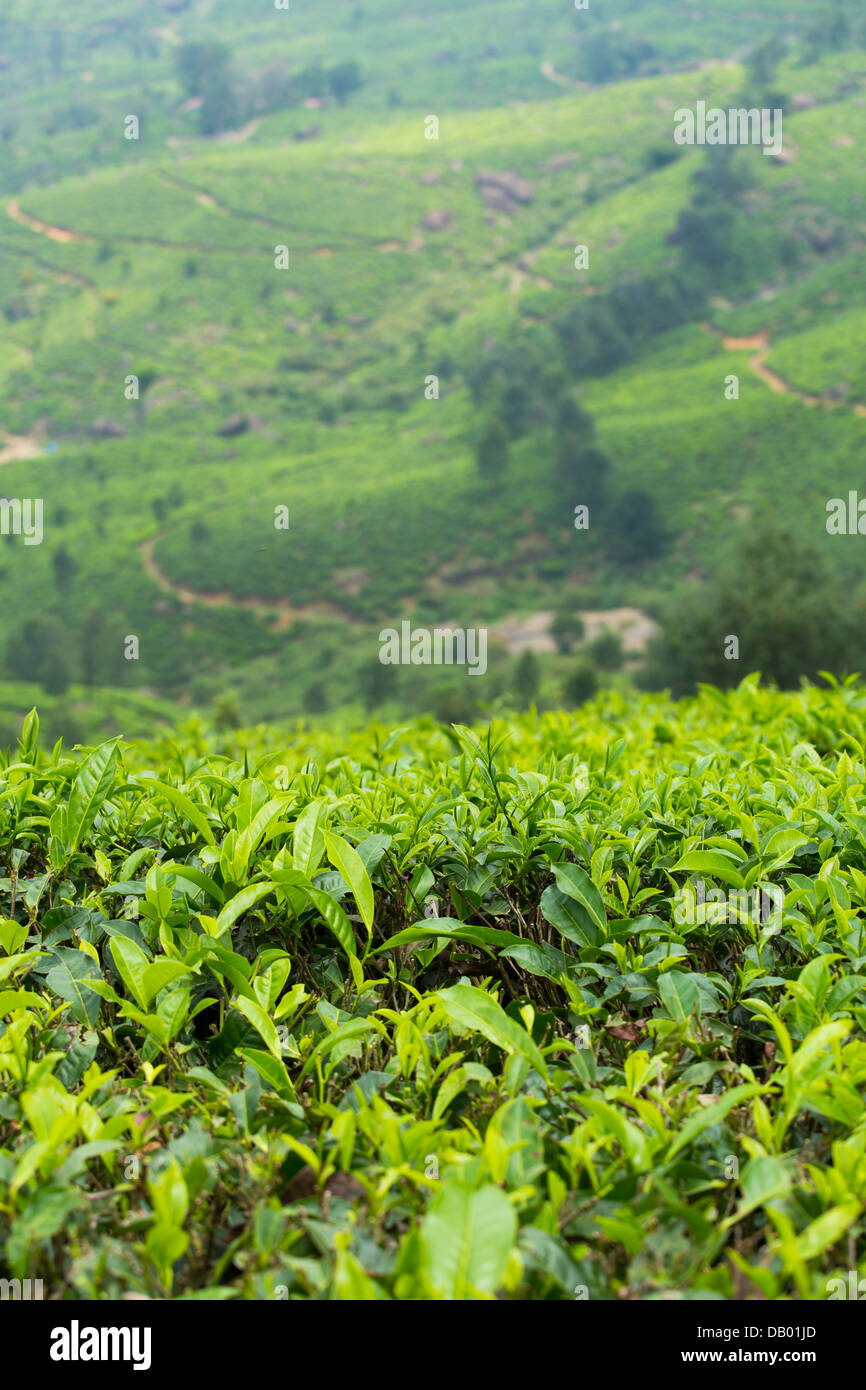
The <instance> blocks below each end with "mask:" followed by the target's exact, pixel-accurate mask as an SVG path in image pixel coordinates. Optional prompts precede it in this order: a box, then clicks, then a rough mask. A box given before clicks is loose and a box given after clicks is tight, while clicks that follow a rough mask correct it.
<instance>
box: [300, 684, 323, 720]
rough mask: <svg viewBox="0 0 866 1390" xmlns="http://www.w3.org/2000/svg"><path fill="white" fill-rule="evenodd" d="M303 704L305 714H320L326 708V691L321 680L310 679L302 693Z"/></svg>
mask: <svg viewBox="0 0 866 1390" xmlns="http://www.w3.org/2000/svg"><path fill="white" fill-rule="evenodd" d="M303 705H304V709H305V710H306V712H307V714H322V713H323V711H324V710H326V709H327V708H328V692H327V690H326V689H325V686H324V684H323V683H322V681H312V682H311V684H310V685H308V686H307V688H306V690H305V691H304V695H303Z"/></svg>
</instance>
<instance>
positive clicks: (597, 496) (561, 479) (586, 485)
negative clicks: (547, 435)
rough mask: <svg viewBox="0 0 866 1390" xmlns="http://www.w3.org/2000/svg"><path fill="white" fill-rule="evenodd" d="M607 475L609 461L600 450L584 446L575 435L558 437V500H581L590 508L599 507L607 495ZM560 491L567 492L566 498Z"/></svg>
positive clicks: (579, 501)
mask: <svg viewBox="0 0 866 1390" xmlns="http://www.w3.org/2000/svg"><path fill="white" fill-rule="evenodd" d="M609 474H610V460H609V459H608V457H607V455H606V454H603V453H602V451H601V450H600V449H594V448H590V449H586V448H583V447H582V446H581V442H580V439H579V438H578V437H577V436H575V435H571V434H567V435H560V436H559V438H558V439H557V443H556V484H557V487H556V491H557V502H558V503H560V502H563V501H564V502H566V503H568V504H572V503H573V504H575V505H577V504H578V503H580V504H581V505H583V506H585V507H589V508H590V510H591V509H592V508H593V507H596V508H598V507H601V506H602V505H603V504H604V501H605V497H606V495H607V479H608V475H609ZM563 493H565V494H567V495H566V497H565V498H563V496H562V494H563Z"/></svg>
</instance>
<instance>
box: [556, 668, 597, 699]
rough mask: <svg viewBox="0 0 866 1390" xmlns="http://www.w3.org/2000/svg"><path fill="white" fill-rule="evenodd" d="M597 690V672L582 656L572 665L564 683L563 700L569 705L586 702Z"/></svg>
mask: <svg viewBox="0 0 866 1390" xmlns="http://www.w3.org/2000/svg"><path fill="white" fill-rule="evenodd" d="M597 692H598V672H597V671H596V669H595V667H594V666H593V664H592V662H591V661H588V660H587V659H586V658H585V657H582V658H581V660H580V661H578V663H577V664H576V665H575V666H573V667H572V669H571V671H570V673H569V675H568V677H567V679H566V682H565V685H564V686H563V694H564V696H565V702H566V704H567V705H569V706H572V707H574V706H577V705H583V704H586V701H587V700H591V699H592V697H593V695H595V694H596V693H597Z"/></svg>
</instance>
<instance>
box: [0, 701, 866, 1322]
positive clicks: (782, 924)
mask: <svg viewBox="0 0 866 1390" xmlns="http://www.w3.org/2000/svg"><path fill="white" fill-rule="evenodd" d="M38 728H39V724H38V717H37V715H36V713H35V712H33V713H31V714H30V715H29V716H28V718H27V720H26V721H25V724H24V728H23V731H22V733H21V737H20V739H19V743H18V747H17V749H16V750H15V751H14V752H13V753H11V754H9V755H8V756H7V757H6V758H5V759H4V765H3V768H2V784H0V785H2V791H0V852H2V855H3V861H4V865H5V872H6V877H5V878H4V879H2V880H0V891H2V893H3V911H4V914H5V916H4V920H3V921H2V922H0V953H2V954H0V1074H2V1077H3V1095H2V1099H0V1250H2V1255H0V1266H2V1268H3V1273H4V1274H6V1275H8V1276H9V1277H11V1278H22V1279H23V1278H32V1279H35V1278H41V1279H43V1280H44V1281H45V1285H46V1288H47V1289H49V1290H50V1296H52V1297H54V1298H64V1297H65V1298H100V1299H107V1298H117V1297H121V1296H123V1295H128V1294H137V1295H145V1296H148V1297H151V1298H166V1297H169V1298H208V1299H235V1298H240V1299H278V1298H289V1299H303V1298H314V1299H365V1300H366V1299H397V1300H411V1299H460V1300H463V1299H485V1298H494V1297H498V1298H505V1299H517V1300H530V1299H532V1300H535V1299H574V1298H579V1299H582V1298H592V1299H614V1298H632V1299H644V1298H658V1297H671V1296H673V1297H679V1298H707V1297H710V1298H723V1299H733V1298H738V1299H739V1298H754V1297H764V1298H772V1299H786V1298H804V1299H824V1298H827V1297H828V1296H829V1293H828V1290H829V1289H830V1288H831V1287H833V1286H831V1285H830V1283H829V1281H831V1280H832V1279H834V1278H842V1279H847V1277H848V1271H849V1270H852V1269H857V1268H858V1261H859V1270H860V1274H861V1275H862V1273H863V1270H864V1250H863V1239H862V1237H863V1210H864V1204H866V1118H864V1117H866V1102H864V1098H863V1097H864V1087H866V1037H864V1028H866V930H864V926H863V920H862V918H861V916H860V914H861V912H862V911H863V908H864V903H866V805H864V802H866V795H864V792H866V786H864V782H866V751H864V749H866V697H864V693H863V690H862V688H861V687H859V686H858V685H856V684H854V683H852V682H849V683H846V684H845V685H844V686H839V685H836V684H834V685H833V687H832V688H830V689H823V690H818V689H815V688H804V689H803V691H802V693H800V694H798V695H781V694H777V693H774V692H771V691H767V690H764V689H762V688H760V686H759V685H758V683H757V681H756V680H754V679H749V680H747V681H745V682H743V684H742V685H741V686H740V687H739V688H738V689H737V690H736V691H734V692H732V693H729V694H725V695H723V694H721V693H720V692H718V691H716V690H714V689H712V688H709V687H707V688H705V689H704V690H703V691H702V693H701V695H700V696H699V697H698V698H697V699H694V700H690V701H683V702H681V703H679V704H676V705H672V704H670V703H668V702H667V701H666V700H664V699H662V698H658V697H644V698H642V699H640V700H634V701H627V700H625V699H624V698H622V697H620V696H616V695H612V694H608V695H606V696H603V697H600V698H599V699H598V700H597V701H596V702H595V703H594V704H593V705H590V706H587V707H586V708H585V709H584V710H582V711H581V712H579V713H578V714H575V715H565V714H549V715H545V716H543V717H542V718H540V719H537V720H533V719H530V718H526V719H525V720H523V719H517V720H515V721H513V722H512V723H510V724H508V725H505V724H501V725H496V726H493V727H490V728H488V729H485V730H483V731H482V730H479V729H476V730H471V729H469V728H464V727H460V726H455V727H453V728H448V729H444V728H442V727H440V726H436V725H434V724H432V723H430V724H426V725H425V724H417V725H414V726H410V727H407V728H404V729H400V730H394V731H391V732H388V731H386V730H383V729H376V728H371V729H367V730H364V731H362V732H359V733H355V734H351V735H344V736H338V735H337V734H322V735H320V736H319V735H317V736H316V738H317V742H318V746H317V747H316V748H309V747H306V746H302V741H301V739H300V738H299V737H297V736H296V747H295V749H294V751H292V749H291V748H290V749H289V750H288V751H287V750H286V748H285V746H284V745H283V744H281V741H280V738H279V735H278V734H277V733H276V731H274V730H268V729H259V730H256V731H252V732H250V733H247V734H232V735H230V736H227V741H224V743H223V744H221V745H220V746H219V747H217V746H208V745H207V744H205V743H203V741H202V740H201V738H199V737H195V736H193V735H192V734H188V735H185V736H181V737H179V738H178V739H177V740H174V741H165V742H163V743H161V744H153V745H151V746H146V745H142V744H123V743H121V742H120V741H118V740H116V739H115V740H111V741H110V742H108V743H104V744H102V745H101V746H99V747H96V748H92V749H82V750H78V751H76V752H75V753H73V754H70V753H68V752H66V751H65V750H64V749H63V748H62V746H61V745H59V744H58V745H57V746H55V747H54V748H53V749H52V750H50V751H49V750H47V749H41V748H40V747H39V744H38ZM755 890H757V893H756V892H755ZM730 904H733V906H729V905H730ZM750 904H752V905H755V910H749V905H750ZM767 904H774V905H775V906H774V910H773V911H772V912H769V913H768V912H766V911H764V910H763V908H765V907H766V905H767Z"/></svg>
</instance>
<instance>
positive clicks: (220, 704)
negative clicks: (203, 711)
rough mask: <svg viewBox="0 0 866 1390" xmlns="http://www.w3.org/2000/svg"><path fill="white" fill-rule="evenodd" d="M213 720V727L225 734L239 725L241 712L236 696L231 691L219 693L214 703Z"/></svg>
mask: <svg viewBox="0 0 866 1390" xmlns="http://www.w3.org/2000/svg"><path fill="white" fill-rule="evenodd" d="M213 722H214V728H215V729H216V731H217V733H219V734H227V733H230V732H231V730H232V729H239V728H240V727H241V712H240V708H239V706H238V702H237V697H236V696H235V695H234V694H232V693H231V691H227V692H226V694H225V695H220V697H219V699H218V700H217V702H216V704H215V705H214V707H213Z"/></svg>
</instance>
